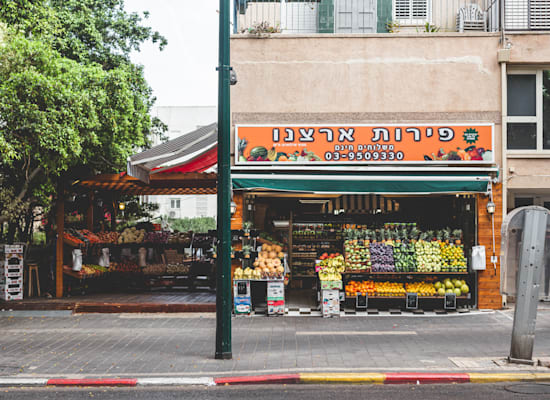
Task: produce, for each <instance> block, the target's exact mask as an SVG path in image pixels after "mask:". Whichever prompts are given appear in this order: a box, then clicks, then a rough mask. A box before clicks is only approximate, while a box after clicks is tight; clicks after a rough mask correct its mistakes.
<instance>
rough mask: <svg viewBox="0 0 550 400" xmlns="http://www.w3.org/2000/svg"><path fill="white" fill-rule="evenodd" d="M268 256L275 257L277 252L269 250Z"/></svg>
mask: <svg viewBox="0 0 550 400" xmlns="http://www.w3.org/2000/svg"><path fill="white" fill-rule="evenodd" d="M269 258H271V259H273V258H277V253H276V252H274V251H270V252H269Z"/></svg>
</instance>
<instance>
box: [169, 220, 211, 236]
mask: <svg viewBox="0 0 550 400" xmlns="http://www.w3.org/2000/svg"><path fill="white" fill-rule="evenodd" d="M168 224H169V225H170V228H171V229H172V230H174V231H179V232H188V231H193V232H197V233H207V232H208V231H209V230H215V229H216V219H215V218H212V217H194V218H168Z"/></svg>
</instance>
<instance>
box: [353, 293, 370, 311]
mask: <svg viewBox="0 0 550 400" xmlns="http://www.w3.org/2000/svg"><path fill="white" fill-rule="evenodd" d="M368 304H369V296H367V295H366V294H365V295H364V296H363V295H362V294H360V293H359V294H357V297H356V298H355V308H356V309H357V310H366V309H367V305H368Z"/></svg>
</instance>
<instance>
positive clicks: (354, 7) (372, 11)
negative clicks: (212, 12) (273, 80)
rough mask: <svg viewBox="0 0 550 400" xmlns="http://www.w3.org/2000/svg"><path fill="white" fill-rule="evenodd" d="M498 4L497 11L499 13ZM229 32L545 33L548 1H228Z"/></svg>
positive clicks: (549, 17) (549, 11) (549, 19)
mask: <svg viewBox="0 0 550 400" xmlns="http://www.w3.org/2000/svg"><path fill="white" fill-rule="evenodd" d="M501 2H503V5H504V7H503V10H501ZM234 7H235V8H234V22H233V23H234V33H282V34H285V33H287V34H299V33H386V32H393V33H397V32H403V33H415V32H419V33H422V32H463V31H472V30H479V31H487V32H496V31H498V30H499V29H500V26H501V24H500V21H499V19H500V16H501V13H502V11H503V12H504V28H505V29H506V30H535V29H537V30H550V0H234Z"/></svg>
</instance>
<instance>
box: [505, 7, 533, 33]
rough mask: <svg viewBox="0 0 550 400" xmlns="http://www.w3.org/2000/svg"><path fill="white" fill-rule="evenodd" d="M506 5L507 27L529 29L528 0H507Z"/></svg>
mask: <svg viewBox="0 0 550 400" xmlns="http://www.w3.org/2000/svg"><path fill="white" fill-rule="evenodd" d="M504 7H505V8H504V22H505V26H506V29H511V30H516V29H527V27H528V22H529V18H528V15H529V14H528V0H507V1H506V3H504Z"/></svg>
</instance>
